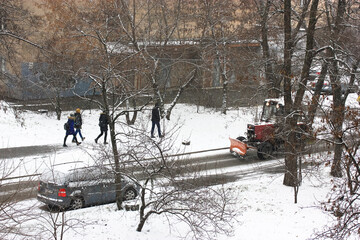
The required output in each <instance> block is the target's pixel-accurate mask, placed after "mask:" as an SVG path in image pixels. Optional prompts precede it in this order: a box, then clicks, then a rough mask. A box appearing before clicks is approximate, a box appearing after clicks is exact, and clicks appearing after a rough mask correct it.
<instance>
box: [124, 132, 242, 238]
mask: <svg viewBox="0 0 360 240" xmlns="http://www.w3.org/2000/svg"><path fill="white" fill-rule="evenodd" d="M179 128H180V127H179V126H176V127H175V128H173V129H172V130H169V131H168V135H169V136H168V137H167V138H166V139H163V140H161V141H154V140H153V139H152V138H150V137H149V136H148V134H146V130H141V128H138V129H137V131H136V133H134V131H132V133H131V134H128V135H127V137H126V138H124V140H123V145H124V146H125V147H124V148H123V149H122V150H123V151H122V154H121V156H122V158H123V159H126V162H128V164H129V166H131V168H124V170H123V174H124V175H127V176H129V177H131V178H132V179H134V180H136V181H137V182H138V183H139V184H140V185H141V194H140V212H139V213H140V215H139V224H138V226H137V231H142V229H143V227H144V225H145V224H146V222H147V221H148V219H149V218H150V217H152V216H154V215H160V214H161V215H166V216H172V217H175V218H176V219H177V220H179V221H181V222H184V223H186V225H187V226H188V227H189V229H190V233H189V234H191V235H193V236H194V237H195V238H196V239H199V238H205V239H213V238H216V234H224V233H225V234H230V233H231V231H232V230H231V229H232V227H231V220H232V219H233V218H234V217H235V214H236V213H235V212H232V209H231V206H232V204H233V202H234V201H235V199H234V196H235V194H236V193H235V192H233V191H232V190H231V189H228V188H226V187H224V186H222V185H220V184H221V183H216V176H208V175H207V174H206V173H205V172H203V173H202V172H201V167H199V166H196V165H194V164H193V163H192V162H191V161H189V160H188V159H181V158H179V157H178V156H175V155H176V154H175V155H173V156H169V155H170V154H173V151H172V152H170V150H171V149H174V139H176V132H177V129H179ZM125 139H126V140H125ZM171 139H172V140H171ZM134 169H137V170H136V171H134ZM211 179H212V180H214V179H215V180H214V182H213V184H214V185H215V186H211V185H212V184H211V182H212V181H211ZM216 184H219V185H216ZM204 186H205V187H204ZM169 219H170V218H169ZM169 224H170V225H171V224H173V223H172V222H169ZM184 234H186V235H188V233H184Z"/></svg>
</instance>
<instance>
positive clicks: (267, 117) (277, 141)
mask: <svg viewBox="0 0 360 240" xmlns="http://www.w3.org/2000/svg"><path fill="white" fill-rule="evenodd" d="M283 121H284V104H283V101H282V99H266V100H265V101H264V104H263V110H262V113H261V118H260V122H259V123H256V124H248V125H247V132H246V137H244V136H240V137H237V138H236V139H234V138H229V139H230V152H231V153H232V154H233V155H235V156H237V157H239V158H244V157H245V156H246V153H247V151H248V150H249V149H255V150H257V156H258V158H259V159H261V160H265V159H268V158H270V157H271V155H272V154H273V152H274V151H279V149H281V148H283V146H284V140H283V139H282V138H281V135H280V134H279V133H280V132H281V129H282V126H283V124H282V122H283ZM298 126H300V128H301V129H304V127H305V124H303V123H298Z"/></svg>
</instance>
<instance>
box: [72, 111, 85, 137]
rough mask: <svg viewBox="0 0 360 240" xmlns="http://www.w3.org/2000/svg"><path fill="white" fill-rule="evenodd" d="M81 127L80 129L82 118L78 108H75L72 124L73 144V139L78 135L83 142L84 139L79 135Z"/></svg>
mask: <svg viewBox="0 0 360 240" xmlns="http://www.w3.org/2000/svg"><path fill="white" fill-rule="evenodd" d="M81 127H82V117H81V113H80V108H77V109H76V112H75V123H74V128H75V133H74V138H73V142H74V141H75V137H76V135H77V134H78V133H79V136H80V138H81V140H82V141H84V139H85V137H83V136H82V134H81Z"/></svg>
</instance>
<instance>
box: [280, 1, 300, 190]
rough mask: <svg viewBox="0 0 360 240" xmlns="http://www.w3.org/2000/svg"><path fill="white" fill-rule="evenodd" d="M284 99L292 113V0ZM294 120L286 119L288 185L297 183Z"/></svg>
mask: <svg viewBox="0 0 360 240" xmlns="http://www.w3.org/2000/svg"><path fill="white" fill-rule="evenodd" d="M284 36H285V39H284V44H285V46H284V69H283V75H284V100H285V114H286V115H290V114H291V111H292V108H293V103H292V98H291V52H292V47H293V44H292V41H291V39H292V38H291V0H285V1H284ZM293 121H295V124H296V119H294V118H293V117H287V118H286V121H285V128H284V129H285V134H286V135H285V136H287V137H286V139H285V152H286V155H285V176H284V181H283V184H284V185H286V186H296V184H297V180H296V177H297V161H296V156H295V155H294V154H293V153H294V148H293V147H294V144H293V143H294V142H295V132H294V131H293V129H291V126H293V125H294V123H293Z"/></svg>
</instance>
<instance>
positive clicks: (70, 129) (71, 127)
mask: <svg viewBox="0 0 360 240" xmlns="http://www.w3.org/2000/svg"><path fill="white" fill-rule="evenodd" d="M74 122H75V116H74V114H73V113H72V114H70V116H69V117H68V121H67V123H68V129H66V135H65V138H64V144H63V147H67V145H66V139H67V137H68V136H69V135H72V136H73V137H74V139H75V142H76V144H77V145H80V144H81V143H79V142H78V140H77V138H76V135H75V130H74Z"/></svg>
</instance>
